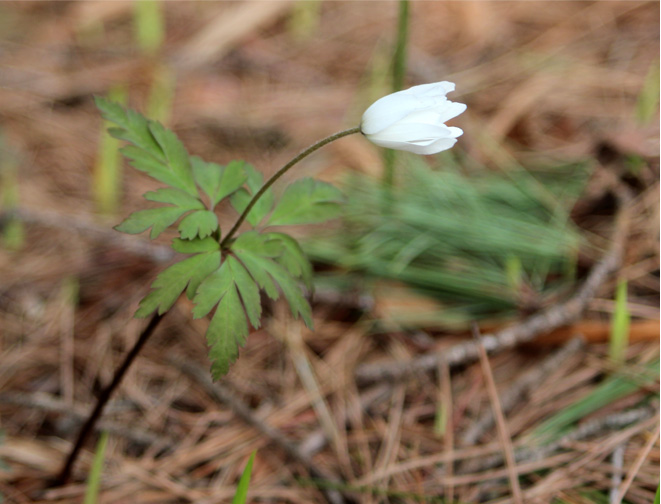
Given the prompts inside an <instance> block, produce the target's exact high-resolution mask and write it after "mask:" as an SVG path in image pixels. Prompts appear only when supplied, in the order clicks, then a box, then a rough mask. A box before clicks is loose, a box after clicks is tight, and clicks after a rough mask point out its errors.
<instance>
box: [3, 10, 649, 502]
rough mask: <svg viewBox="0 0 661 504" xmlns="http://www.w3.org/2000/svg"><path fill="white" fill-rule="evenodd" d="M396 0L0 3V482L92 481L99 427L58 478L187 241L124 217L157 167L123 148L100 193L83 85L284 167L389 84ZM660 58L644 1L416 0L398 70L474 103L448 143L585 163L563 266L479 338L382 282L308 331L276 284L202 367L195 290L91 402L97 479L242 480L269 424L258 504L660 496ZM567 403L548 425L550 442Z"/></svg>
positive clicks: (254, 486)
mask: <svg viewBox="0 0 661 504" xmlns="http://www.w3.org/2000/svg"><path fill="white" fill-rule="evenodd" d="M397 5H398V4H397V3H396V2H330V1H329V2H291V1H271V2H164V3H163V4H162V12H163V13H164V18H165V38H164V41H163V43H162V46H161V47H160V48H159V49H157V50H156V51H155V52H151V53H149V51H147V50H141V49H140V48H139V47H138V44H137V43H136V41H135V40H136V36H135V34H134V23H135V22H134V15H135V12H134V5H133V3H132V2H125V1H118V2H2V3H0V69H1V70H0V183H1V184H2V187H0V201H1V202H2V205H3V207H2V208H0V225H1V226H2V228H1V229H0V231H2V233H3V234H4V238H3V240H4V241H3V243H4V245H3V246H0V430H1V431H3V432H4V439H3V440H2V442H0V461H1V462H2V464H3V465H2V466H0V495H2V496H3V497H4V500H5V502H10V503H16V504H23V503H35V502H43V503H62V504H64V503H76V502H83V496H84V494H85V490H86V487H87V485H86V479H87V476H88V474H89V472H90V467H91V465H92V460H93V456H94V451H95V443H94V442H90V443H88V445H87V446H86V448H85V450H84V452H83V454H82V456H81V458H80V460H79V461H78V462H77V464H76V467H75V468H74V474H73V479H72V480H71V482H69V483H68V484H66V485H64V486H58V487H55V486H53V485H51V484H50V482H51V481H52V478H53V477H54V475H56V474H57V472H58V471H59V470H60V467H61V465H62V463H63V461H64V459H65V458H66V455H67V453H68V452H69V450H70V449H71V446H72V443H73V442H74V440H75V436H76V433H77V431H78V429H79V428H80V425H81V423H82V421H83V420H84V418H85V416H86V415H87V414H88V413H89V411H90V410H91V408H92V407H93V405H94V400H95V397H96V395H97V394H98V392H99V390H100V389H101V388H102V387H103V386H104V385H105V384H107V383H108V382H109V381H110V380H111V379H112V376H113V372H114V370H115V368H116V367H117V366H118V365H119V363H120V362H121V360H122V358H123V356H124V355H125V353H126V352H127V351H128V349H129V348H130V347H131V345H132V343H133V342H134V341H135V340H136V338H137V336H138V334H139V333H140V331H141V330H142V328H143V326H144V324H145V322H144V320H136V319H134V318H133V313H134V312H135V310H136V308H137V306H138V302H139V301H140V299H141V298H142V297H144V295H145V294H146V292H148V289H149V285H150V283H151V281H152V280H153V278H155V276H156V275H157V274H158V272H159V271H162V270H163V268H164V267H165V266H166V265H167V263H168V262H169V261H171V259H172V255H171V253H170V249H169V248H168V247H167V244H168V237H166V236H165V235H164V237H163V239H158V240H156V241H155V242H149V240H148V239H147V238H146V237H145V236H138V237H134V236H125V235H121V234H120V233H118V232H116V231H114V230H113V229H112V227H113V226H114V225H116V224H118V223H119V222H120V221H121V220H122V219H123V218H124V217H125V216H126V215H128V214H129V213H130V212H131V211H134V210H136V209H138V208H140V206H141V205H142V204H143V200H142V199H141V195H142V194H143V193H145V192H146V191H148V190H152V189H154V188H155V185H154V182H153V180H151V179H149V178H147V177H145V176H144V175H143V174H140V173H138V172H136V171H135V170H133V169H131V168H129V167H128V166H127V167H126V169H125V171H124V173H123V175H122V177H123V178H122V191H123V192H122V197H121V205H120V207H119V208H118V209H117V210H116V211H115V212H114V214H111V215H101V213H100V212H98V211H97V209H98V205H97V203H95V191H94V187H95V186H94V176H93V173H94V170H95V165H96V164H97V163H98V158H99V152H100V150H101V147H100V142H101V138H102V132H103V128H104V125H103V122H102V120H101V119H100V116H99V113H98V111H97V110H96V108H95V106H94V102H93V96H94V95H108V94H109V93H111V92H119V93H120V94H121V90H122V89H123V90H124V92H125V93H126V94H127V95H128V104H129V105H130V106H131V107H134V108H136V109H138V110H141V111H144V112H145V113H148V112H149V111H151V113H153V114H157V115H158V116H159V117H160V118H161V120H163V121H164V122H165V123H166V124H167V125H168V127H170V128H172V129H173V130H174V131H175V132H176V133H177V134H178V135H179V136H180V138H181V139H182V141H183V142H184V144H185V145H186V147H187V148H188V149H189V151H190V152H192V153H195V154H198V155H200V156H201V157H202V158H204V159H207V160H213V161H216V162H219V163H224V162H228V161H229V160H231V159H234V158H241V159H245V160H246V161H248V162H250V163H252V164H253V165H254V166H256V167H257V168H258V169H259V170H260V171H262V172H264V173H266V174H270V173H273V172H274V171H275V170H276V169H277V168H278V167H279V166H281V165H282V164H283V163H284V162H286V161H287V160H288V159H290V158H291V157H292V156H293V155H295V154H296V153H297V152H299V151H300V150H301V149H302V148H304V147H305V146H307V145H309V144H311V143H312V142H314V141H316V140H318V139H319V138H322V137H324V136H326V135H328V134H330V133H332V132H335V131H338V130H341V129H343V128H347V127H351V126H352V125H355V124H357V123H358V122H359V120H360V116H361V114H362V111H363V110H365V108H366V107H367V106H368V105H369V104H370V103H371V102H372V101H373V100H374V99H376V98H377V97H379V96H381V95H383V94H385V93H387V92H388V89H387V87H384V82H387V81H386V76H387V75H388V73H387V72H388V65H389V61H390V59H389V58H390V55H391V53H392V47H393V42H394V40H395V36H396V24H397ZM152 28H153V27H152ZM156 28H158V26H156ZM658 61H659V3H658V2H631V1H627V2H413V3H412V4H411V21H410V41H409V50H408V65H407V68H408V72H407V79H406V80H407V83H408V85H414V84H422V83H426V82H436V81H440V80H449V81H452V82H455V83H456V84H457V91H456V92H455V93H453V94H452V95H451V96H450V98H451V99H452V100H455V101H459V102H463V103H466V104H467V105H468V110H467V112H466V113H465V114H463V115H462V116H461V117H460V118H457V119H456V120H455V121H454V122H453V124H456V125H457V126H460V127H461V128H462V129H463V130H464V135H463V136H462V137H461V138H460V140H459V142H458V144H457V146H456V147H455V149H456V150H457V152H460V153H462V155H463V156H465V157H466V158H470V159H471V160H473V161H474V162H475V163H479V164H480V165H481V166H483V167H484V169H485V170H493V171H494V172H498V171H502V170H506V166H507V165H508V163H517V164H519V165H522V166H527V165H528V164H536V163H539V162H540V160H543V161H544V162H545V163H546V164H548V163H549V162H554V163H557V164H558V165H560V164H565V165H566V164H568V163H576V162H581V163H585V164H586V166H588V167H589V170H590V175H589V179H588V180H587V183H586V186H585V188H584V191H583V193H582V194H581V196H580V198H579V199H578V201H577V202H576V204H575V206H574V208H573V209H571V210H572V217H573V218H574V221H575V224H576V225H577V226H578V228H579V229H580V230H581V232H582V235H583V236H584V238H585V240H586V242H587V243H588V245H586V246H584V247H583V248H582V249H581V251H580V252H579V255H578V257H579V262H578V269H577V273H578V278H577V280H576V283H575V285H574V287H573V288H572V289H569V290H568V291H566V292H565V293H564V294H563V296H562V297H554V298H552V299H550V300H547V301H546V302H542V303H540V304H539V305H537V306H534V307H533V309H530V310H522V311H521V312H520V313H519V314H517V315H510V316H508V318H507V319H506V320H502V319H499V320H498V321H497V323H496V322H493V323H490V322H489V321H484V323H481V324H480V328H481V331H482V338H483V339H482V341H483V342H484V343H483V344H478V343H477V342H476V341H477V340H474V339H473V337H472V336H471V330H470V327H469V326H465V327H463V328H462V327H458V328H457V327H455V328H453V329H452V330H450V329H442V328H441V329H439V328H438V327H425V326H424V325H422V326H419V327H417V328H416V329H415V330H411V329H410V328H407V327H402V326H399V325H398V324H397V323H395V322H393V321H390V323H389V316H390V314H391V309H392V305H393V304H396V302H397V301H396V300H395V299H394V295H393V298H392V299H391V296H390V292H391V291H390V290H389V289H388V287H387V285H388V284H385V285H386V286H384V285H382V286H381V287H380V291H379V292H377V293H375V292H359V293H355V295H351V296H344V295H342V294H338V293H334V292H333V291H332V290H330V291H324V293H323V295H320V296H319V297H318V298H317V299H316V300H315V301H314V303H313V310H314V321H315V330H314V332H312V331H309V330H307V329H306V328H305V327H304V326H303V325H302V324H301V323H300V322H299V321H296V320H293V319H292V318H291V316H290V314H289V311H288V310H287V309H286V306H282V305H280V304H278V303H275V304H271V305H269V306H268V316H267V317H266V318H265V323H264V326H263V327H262V328H261V329H259V330H257V331H253V332H252V334H250V337H249V339H248V342H247V344H246V346H245V348H243V349H242V350H241V352H240V357H239V359H238V361H237V362H236V363H235V364H234V365H233V367H232V368H231V371H230V373H229V374H228V375H227V377H226V378H224V379H223V380H221V381H219V382H218V383H215V384H214V383H212V382H211V380H210V375H209V373H208V368H209V360H208V357H207V347H206V343H205V338H204V333H205V331H206V326H207V324H208V321H207V320H206V319H199V320H193V318H192V316H191V310H190V307H191V304H190V302H188V301H187V300H186V299H184V298H182V299H180V300H179V301H178V303H177V304H176V305H175V306H174V307H173V308H172V310H171V311H170V313H168V314H167V316H166V317H165V318H164V319H163V322H161V325H160V326H159V327H158V329H157V331H156V332H155V334H154V336H153V338H152V339H151V340H150V341H149V342H148V344H147V345H146V347H145V348H144V350H143V352H142V353H141V355H140V356H139V357H138V359H137V361H136V362H135V363H134V365H133V367H132V368H131V370H130V371H129V373H128V375H127V376H126V378H125V381H124V382H123V384H122V386H121V388H120V390H119V391H118V392H117V393H116V395H115V396H114V399H113V400H112V402H111V403H110V404H109V406H108V408H107V410H106V412H105V414H104V416H103V418H102V420H101V422H100V425H99V429H100V430H103V431H107V432H108V433H109V438H108V439H109V441H108V445H107V449H106V452H105V462H104V466H103V471H102V475H101V482H100V494H99V500H98V502H103V503H139V504H144V503H178V502H195V503H200V504H201V503H209V504H211V503H221V502H229V501H231V499H232V496H233V495H234V492H235V491H236V486H237V482H238V479H239V477H240V475H241V473H242V471H243V468H244V466H245V465H246V462H247V460H248V458H249V456H250V454H251V453H252V452H255V451H256V459H255V464H254V468H253V473H252V480H251V484H250V491H249V499H248V502H290V503H322V502H361V503H385V502H393V503H408V502H411V503H413V502H448V503H449V502H462V503H472V502H494V503H495V502H498V503H505V502H514V503H521V502H526V503H548V502H558V503H560V502H563V503H576V504H578V503H588V502H604V503H613V502H620V501H621V500H618V499H621V498H622V496H623V495H624V501H623V502H629V503H634V504H645V503H651V502H653V501H654V495H655V493H656V492H657V487H658V483H659V440H658V438H659V403H658V394H659V377H658V367H659V365H658V358H659V115H658V89H659V88H658V85H659V84H658V71H659V67H658ZM154 89H156V91H154ZM118 90H120V91H118ZM650 90H651V91H650ZM158 93H160V94H158ZM150 95H151V96H152V97H153V96H157V98H156V99H155V100H156V101H155V103H156V104H155V105H154V102H153V100H152V104H151V105H150V103H149V100H150ZM163 104H166V105H163ZM453 151H454V149H453ZM382 164H383V163H382V151H381V150H380V149H378V148H376V147H375V146H374V145H372V144H370V143H369V142H367V141H366V140H365V139H364V138H361V137H360V135H356V136H354V137H348V138H346V139H342V140H341V141H338V142H336V143H334V144H332V145H330V146H328V147H326V148H324V150H321V151H319V152H318V153H316V154H315V156H314V157H312V158H310V159H309V160H307V161H306V162H305V164H303V165H301V167H300V168H299V170H300V171H299V174H300V173H305V174H306V175H311V176H317V177H320V178H323V179H324V180H331V181H333V180H338V179H339V178H340V177H342V175H343V174H345V173H347V172H349V171H358V172H362V173H365V174H368V175H374V176H380V173H381V170H382ZM397 176H398V177H403V176H404V175H402V173H400V172H398V174H397ZM3 212H4V213H3ZM220 218H221V226H226V225H229V224H231V222H232V220H233V219H234V218H235V215H230V214H228V215H221V217H220ZM439 218H442V216H439ZM313 232H314V228H311V229H308V228H301V229H300V230H297V233H298V234H299V235H300V236H302V237H304V236H306V235H307V234H308V233H313ZM170 238H171V237H170ZM337 274H338V275H340V274H341V272H340V271H338V272H337ZM622 281H626V288H627V291H628V297H627V300H626V307H627V309H628V312H629V313H630V315H631V322H630V328H629V345H628V347H627V348H626V352H625V355H624V360H623V363H621V364H620V365H617V364H615V363H613V362H612V361H611V360H609V338H610V334H611V328H612V320H613V317H614V314H615V313H616V312H617V313H622V312H621V307H620V308H619V310H620V311H619V312H618V307H617V306H618V305H617V303H616V302H615V301H614V300H615V295H616V287H617V285H618V283H621V282H622ZM400 287H401V286H397V292H398V296H399V294H400V293H401V288H400ZM393 292H394V286H393ZM408 302H409V303H422V304H424V303H426V301H424V300H422V299H420V298H419V297H415V296H414V295H413V294H411V297H410V298H409V301H408ZM400 308H401V307H400ZM377 319H378V320H379V321H380V323H379V324H375V323H374V321H375V320H377ZM483 347H488V349H489V356H488V357H487V356H486V355H485V352H483V351H482V348H483ZM549 422H551V423H549ZM551 425H553V426H554V427H553V428H554V429H555V430H554V431H553V432H554V433H555V437H554V438H553V439H552V440H546V442H539V440H538V439H537V438H535V433H537V434H539V432H541V430H540V429H544V428H551V427H550V426H551ZM559 426H560V427H559Z"/></svg>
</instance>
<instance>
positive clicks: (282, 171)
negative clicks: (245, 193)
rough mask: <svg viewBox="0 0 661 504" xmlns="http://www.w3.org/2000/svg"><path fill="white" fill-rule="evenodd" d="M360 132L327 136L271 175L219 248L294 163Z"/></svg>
mask: <svg viewBox="0 0 661 504" xmlns="http://www.w3.org/2000/svg"><path fill="white" fill-rule="evenodd" d="M359 132H360V126H356V127H355V128H350V129H347V130H344V131H340V132H338V133H334V134H333V135H331V136H328V137H326V138H324V139H323V140H319V141H318V142H317V143H315V144H312V145H311V146H310V147H308V148H307V149H305V150H304V151H302V152H301V153H300V154H298V155H297V156H296V157H295V158H293V159H292V160H291V161H289V162H288V163H287V164H286V165H284V166H283V167H282V168H280V169H279V170H278V171H277V172H276V173H275V175H273V176H272V177H271V178H270V179H268V180H267V181H266V183H265V184H264V185H263V186H262V187H261V189H260V190H259V191H257V193H256V194H255V195H254V196H253V197H252V199H251V200H250V203H248V206H247V207H246V209H245V210H244V211H243V213H242V214H241V216H240V217H239V220H237V221H236V224H234V227H233V228H232V229H230V231H229V233H227V234H226V235H225V238H224V239H223V241H221V242H220V247H221V248H224V247H226V246H227V245H228V243H229V242H230V240H231V239H232V236H234V234H235V233H236V232H237V230H238V229H239V226H241V224H243V221H244V220H246V217H247V215H248V213H250V210H252V208H253V207H254V206H255V203H257V201H258V200H259V198H261V197H262V195H263V194H264V193H265V192H266V191H267V190H268V188H269V187H271V186H272V185H273V184H274V183H275V181H276V180H278V179H279V178H280V177H282V176H283V175H284V174H285V173H286V172H287V171H288V170H289V169H290V168H291V167H292V166H294V165H295V164H296V163H298V162H299V161H301V160H302V159H304V158H306V157H308V156H309V155H310V154H312V153H313V152H314V151H316V150H317V149H320V148H321V147H323V146H324V145H326V144H329V143H331V142H334V141H335V140H337V139H339V138H342V137H345V136H348V135H353V134H354V133H359Z"/></svg>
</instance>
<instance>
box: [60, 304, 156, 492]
mask: <svg viewBox="0 0 661 504" xmlns="http://www.w3.org/2000/svg"><path fill="white" fill-rule="evenodd" d="M164 316H165V314H163V315H159V314H158V313H155V314H154V316H153V317H152V318H151V320H150V321H149V324H147V327H145V328H144V329H143V331H142V333H141V334H140V337H139V338H138V340H137V341H136V342H135V344H134V345H133V348H131V350H130V351H129V353H128V354H127V355H126V357H124V362H122V364H121V365H120V366H119V368H117V371H115V376H114V377H113V379H112V381H111V382H110V384H109V385H108V386H106V387H105V388H104V389H103V390H102V391H101V394H100V395H99V397H98V399H97V402H96V406H95V407H94V410H92V413H90V416H89V417H88V418H87V420H86V421H85V424H84V425H83V427H82V428H81V429H80V432H79V433H78V438H77V439H76V443H75V444H74V446H73V448H72V450H71V453H69V456H68V457H67V460H66V462H65V463H64V465H63V466H62V470H61V471H60V473H59V474H58V476H57V478H56V479H55V482H54V485H53V486H62V485H64V484H66V483H67V482H68V481H69V478H70V477H71V471H72V469H73V465H74V463H75V462H76V460H77V459H78V455H79V454H80V450H81V449H82V448H83V446H84V445H85V441H87V438H88V437H89V435H90V434H91V433H92V432H93V431H94V427H95V426H96V422H97V421H98V420H99V417H100V416H101V413H102V412H103V408H104V407H105V405H106V404H107V403H108V401H109V399H110V396H111V395H112V393H113V392H114V391H115V389H116V388H117V387H118V386H119V384H120V383H121V381H122V378H124V375H125V374H126V371H127V370H128V368H129V367H130V366H131V364H132V363H133V361H134V360H135V358H136V357H137V355H138V354H139V353H140V350H141V349H142V347H143V346H144V345H145V343H147V340H148V339H149V337H150V336H151V335H152V334H153V333H154V329H156V326H158V323H159V322H160V321H161V319H162V318H163V317H164Z"/></svg>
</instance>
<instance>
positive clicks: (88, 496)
mask: <svg viewBox="0 0 661 504" xmlns="http://www.w3.org/2000/svg"><path fill="white" fill-rule="evenodd" d="M107 446H108V432H107V431H102V432H101V435H100V436H99V442H98V443H97V445H96V452H95V453H94V460H93V461H92V468H91V470H90V474H89V477H88V478H87V488H85V500H84V501H83V503H84V504H96V502H97V500H98V498H99V489H100V488H101V474H102V473H103V460H104V458H105V455H106V447H107Z"/></svg>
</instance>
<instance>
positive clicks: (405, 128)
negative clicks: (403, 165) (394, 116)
mask: <svg viewBox="0 0 661 504" xmlns="http://www.w3.org/2000/svg"><path fill="white" fill-rule="evenodd" d="M457 129H458V128H457ZM366 136H367V138H368V140H370V141H371V142H372V143H374V144H376V145H380V146H381V147H387V148H390V149H399V150H406V151H410V152H416V153H421V149H424V148H425V147H427V146H429V145H431V144H433V143H435V142H437V141H438V140H440V139H452V138H453V131H452V130H451V129H450V128H448V127H447V126H444V125H440V126H437V125H430V124H423V123H415V124H411V123H406V124H405V123H397V124H394V125H393V126H390V127H389V128H386V129H385V130H383V131H380V132H379V133H377V134H375V135H366Z"/></svg>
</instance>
